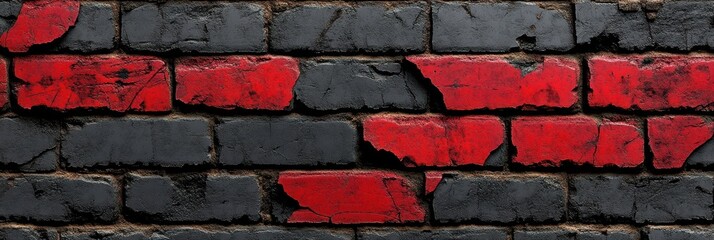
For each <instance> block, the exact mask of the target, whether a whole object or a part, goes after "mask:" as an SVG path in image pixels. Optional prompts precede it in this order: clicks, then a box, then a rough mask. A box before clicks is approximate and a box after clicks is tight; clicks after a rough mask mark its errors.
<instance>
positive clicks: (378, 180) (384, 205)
mask: <svg viewBox="0 0 714 240" xmlns="http://www.w3.org/2000/svg"><path fill="white" fill-rule="evenodd" d="M278 183H279V184H280V185H282V187H283V189H284V191H285V193H286V194H287V195H288V196H290V197H291V198H293V199H295V200H296V201H297V202H298V203H299V205H300V207H301V208H300V209H298V210H296V211H295V212H293V213H292V215H291V216H290V217H289V218H288V222H289V223H332V224H358V223H407V222H423V221H424V218H425V211H424V209H423V208H422V207H421V205H419V202H418V200H417V197H416V194H415V193H414V191H413V190H412V186H411V184H410V182H409V181H408V180H407V179H405V178H404V177H402V176H399V175H397V174H394V173H390V172H384V171H287V172H281V173H280V176H279V178H278Z"/></svg>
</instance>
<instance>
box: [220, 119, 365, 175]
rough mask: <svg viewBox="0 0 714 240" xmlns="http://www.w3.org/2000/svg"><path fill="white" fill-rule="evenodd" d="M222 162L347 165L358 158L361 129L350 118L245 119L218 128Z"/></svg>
mask: <svg viewBox="0 0 714 240" xmlns="http://www.w3.org/2000/svg"><path fill="white" fill-rule="evenodd" d="M216 138H217V141H218V149H217V150H218V162H219V163H220V164H222V165H278V166H299V165H312V166H315V165H346V164H353V163H355V162H356V160H357V153H356V148H357V130H356V129H355V127H354V126H352V124H350V123H349V122H347V121H337V120H324V121H315V120H310V119H306V118H272V119H259V118H245V119H234V120H229V121H227V122H224V123H220V124H219V125H218V126H217V127H216Z"/></svg>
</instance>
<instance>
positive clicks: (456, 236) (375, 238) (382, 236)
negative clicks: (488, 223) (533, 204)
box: [357, 227, 509, 240]
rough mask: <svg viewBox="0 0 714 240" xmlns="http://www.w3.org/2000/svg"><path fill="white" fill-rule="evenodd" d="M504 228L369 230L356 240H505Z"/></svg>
mask: <svg viewBox="0 0 714 240" xmlns="http://www.w3.org/2000/svg"><path fill="white" fill-rule="evenodd" d="M508 235H509V230H508V229H506V228H488V227H484V228H480V227H478V228H477V227H469V228H460V229H434V230H405V231H397V230H369V231H364V232H360V233H359V237H358V238H357V239H358V240H401V239H410V240H507V239H509V236H508Z"/></svg>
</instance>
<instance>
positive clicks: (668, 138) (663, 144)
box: [647, 116, 714, 169]
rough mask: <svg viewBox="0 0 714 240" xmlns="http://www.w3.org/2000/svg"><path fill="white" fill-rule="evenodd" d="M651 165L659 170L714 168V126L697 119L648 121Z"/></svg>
mask: <svg viewBox="0 0 714 240" xmlns="http://www.w3.org/2000/svg"><path fill="white" fill-rule="evenodd" d="M647 129H648V131H647V133H648V135H649V146H650V149H651V150H652V154H653V159H652V165H653V166H654V167H655V168H656V169H679V168H682V167H684V166H685V165H686V166H693V167H697V166H703V167H711V166H712V165H714V159H712V157H711V156H714V155H713V154H714V141H712V138H713V137H714V123H712V122H710V120H708V119H705V118H702V117H698V116H664V117H653V118H650V119H648V120H647Z"/></svg>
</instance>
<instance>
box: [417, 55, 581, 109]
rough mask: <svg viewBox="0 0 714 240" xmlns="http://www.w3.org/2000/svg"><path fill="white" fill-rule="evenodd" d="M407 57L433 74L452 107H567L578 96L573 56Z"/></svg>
mask: <svg viewBox="0 0 714 240" xmlns="http://www.w3.org/2000/svg"><path fill="white" fill-rule="evenodd" d="M407 60H409V61H410V62H412V63H414V64H416V65H417V67H418V68H419V70H421V73H422V74H423V75H424V77H426V78H429V79H431V82H432V84H434V85H435V86H436V88H438V89H439V91H440V92H441V93H442V95H443V96H444V103H445V104H446V108H447V109H450V110H476V109H502V108H518V107H523V108H526V109H527V108H533V107H551V108H568V107H571V106H573V105H574V104H575V103H576V102H577V101H578V96H577V91H576V89H577V87H578V77H579V75H580V67H579V65H578V61H577V60H576V59H571V58H567V57H544V58H543V59H542V60H539V61H540V62H530V63H529V62H527V61H524V60H515V59H510V60H509V59H508V58H504V57H500V56H415V57H407ZM518 62H522V63H526V64H527V65H530V66H524V67H521V68H525V69H523V70H522V69H519V68H518V67H516V66H514V64H515V63H518ZM512 63H514V64H512Z"/></svg>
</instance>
